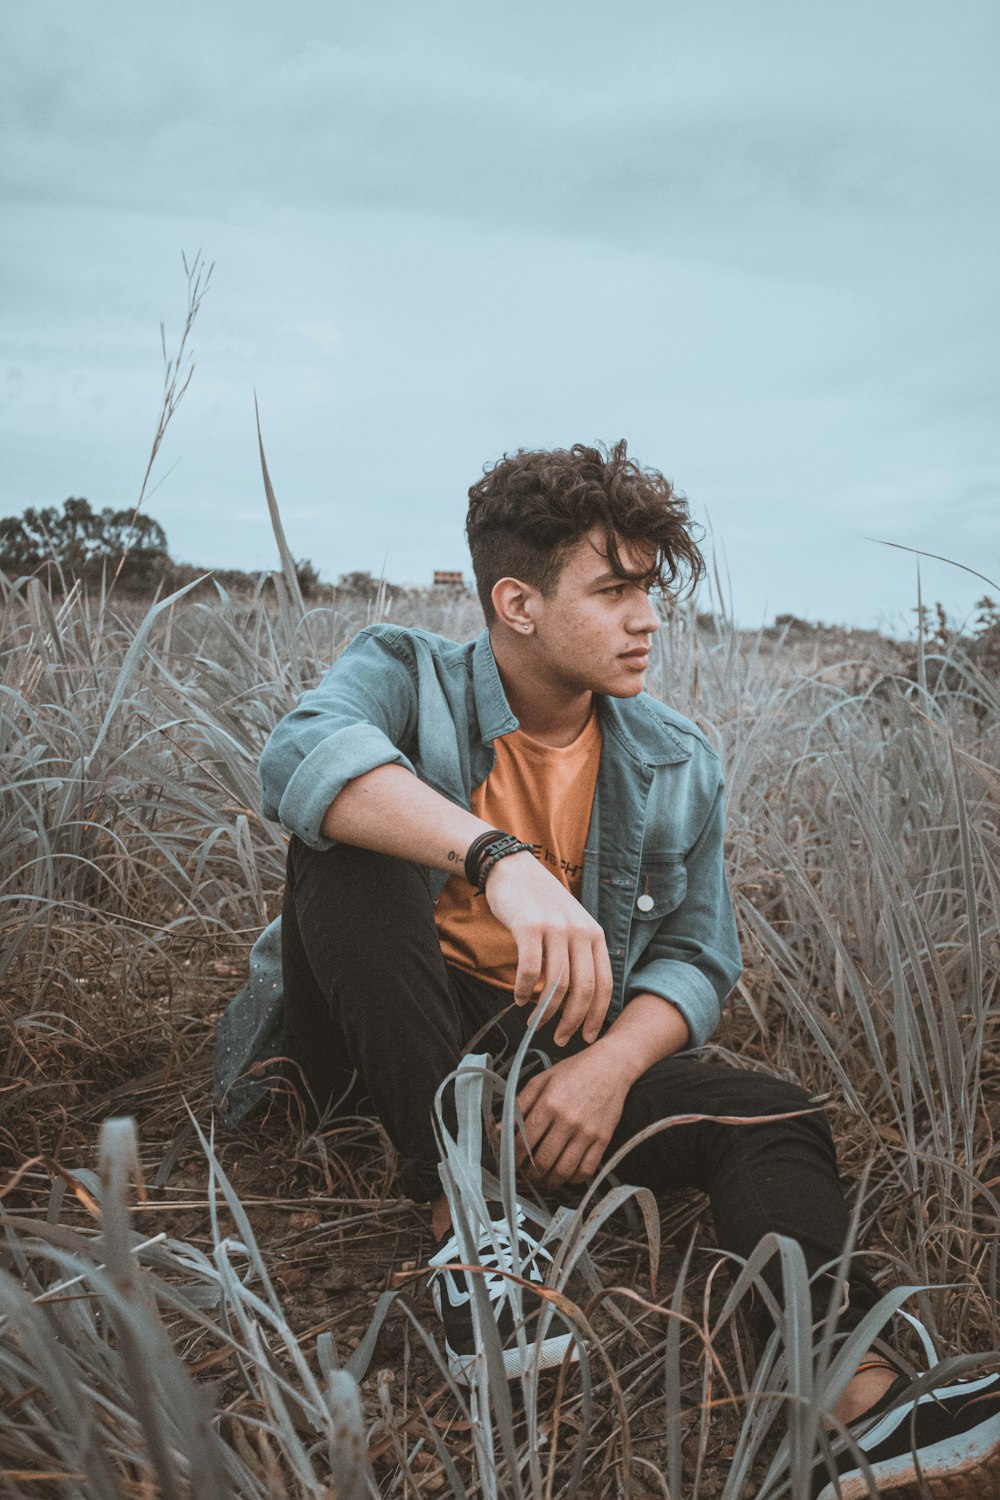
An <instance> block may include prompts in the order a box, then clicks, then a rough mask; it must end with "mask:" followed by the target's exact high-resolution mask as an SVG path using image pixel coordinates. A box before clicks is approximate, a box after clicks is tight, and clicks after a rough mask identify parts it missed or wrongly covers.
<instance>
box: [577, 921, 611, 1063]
mask: <svg viewBox="0 0 1000 1500" xmlns="http://www.w3.org/2000/svg"><path fill="white" fill-rule="evenodd" d="M593 955H594V980H595V982H594V993H593V997H592V999H591V1002H590V1009H589V1010H588V1012H587V1017H586V1020H585V1021H584V1023H583V1039H584V1041H585V1042H594V1041H596V1040H597V1038H598V1037H599V1036H600V1034H601V1027H602V1026H603V1025H604V1021H605V1018H606V1016H607V1014H608V1006H609V1005H610V1004H611V993H612V989H613V988H614V976H613V975H612V972H611V960H610V958H609V957H608V945H607V942H606V940H605V937H604V933H603V932H602V933H599V934H598V936H597V937H596V938H595V940H594V947H593Z"/></svg>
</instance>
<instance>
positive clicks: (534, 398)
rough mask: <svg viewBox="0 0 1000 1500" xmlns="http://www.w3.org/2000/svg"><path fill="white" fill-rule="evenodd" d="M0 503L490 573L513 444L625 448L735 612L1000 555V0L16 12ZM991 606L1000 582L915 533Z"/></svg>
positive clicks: (188, 534) (7, 103) (191, 553)
mask: <svg viewBox="0 0 1000 1500" xmlns="http://www.w3.org/2000/svg"><path fill="white" fill-rule="evenodd" d="M0 32H2V37H0V58H2V61H0V72H2V76H0V111H2V118H3V122H4V150H3V155H2V183H3V195H4V211H3V217H2V221H0V246H2V266H0V285H2V293H0V295H2V299H3V318H2V325H0V335H2V352H0V421H2V453H0V514H16V513H19V512H20V511H21V510H22V509H23V508H24V507H25V506H26V505H29V504H33V505H39V504H59V503H61V501H62V500H64V499H65V498H66V497H67V496H68V495H71V494H72V495H84V496H86V497H87V498H88V499H89V500H90V501H91V503H92V504H93V505H95V506H97V507H101V506H104V505H112V506H115V507H118V506H124V505H128V504H131V503H133V501H134V499H135V497H136V496H137V494H138V490H139V485H140V483H141V479H142V474H143V471H144V469H145V466H146V459H147V455H148V451H149V444H150V440H151V437H152V433H153V430H154V427H155V423H156V416H157V410H158V404H159V392H160V386H161V381H162V364H161V356H160V334H159V325H160V321H161V319H162V320H163V321H164V322H165V323H166V333H167V344H168V350H169V349H170V347H171V346H172V344H173V343H174V342H176V338H177V336H178V335H179V332H180V327H181V323H182V320H183V311H184V302H185V281H184V273H183V269H182V265H181V252H182V251H186V252H187V254H188V256H189V257H190V256H192V255H193V254H194V253H195V252H197V251H198V250H199V249H200V250H201V251H202V253H203V254H204V256H205V257H206V259H208V260H211V261H214V262H215V273H214V277H213V284H212V288H211V290H210V292H209V294H208V296H207V298H206V300H205V302H204V304H203V307H202V310H201V312H200V314H199V317H198V320H197V322H196V325H195V330H194V335H193V345H194V350H195V354H196V360H197V367H196V370H195V373H194V379H193V381H192V384H191V387H190V389H189V391H188V394H187V396H186V398H185V401H184V403H183V404H182V406H181V407H180V409H179V411H178V412H177V414H176V417H175V419H174V423H173V425H172V427H171V429H170V432H169V434H168V437H167V440H166V442H165V444H164V447H163V451H162V454H161V458H160V462H159V466H158V469H157V474H156V476H155V477H156V478H159V479H160V480H161V481H162V483H161V485H160V488H159V489H158V490H157V491H156V493H155V494H154V495H153V497H152V499H151V500H150V502H149V504H148V507H147V508H148V510H149V511H150V513H151V514H152V515H154V516H155V517H156V518H157V519H158V520H159V521H161V523H162V524H163V526H164V527H165V529H166V531H167V535H168V540H169V544H170V550H171V552H172V554H173V555H174V556H175V557H177V558H180V559H183V560H186V561H192V562H196V563H200V564H204V565H206V566H212V565H215V566H234V567H244V568H258V567H270V566H273V565H274V562H275V557H276V554H275V547H274V542H273V538H272V535H271V531H270V527H269V523H268V518H267V510H266V505H265V502H264V496H263V491H262V486H261V481H260V473H259V465H258V461H257V453H256V440H255V432H254V418H253V391H254V388H256V391H257V394H258V397H259V400H260V408H261V419H262V424H263V431H264V439H265V444H266V448H267V453H268V460H269V464H270V468H271V474H272V479H273V481H274V485H275V489H276V491H277V495H278V499H279V502H280V504H281V506H282V511H283V515H284V520H285V526H286V531H287V533H288V538H289V542H290V545H291V548H292V551H293V553H294V554H295V555H296V556H298V557H309V558H311V559H312V560H313V562H314V563H315V564H316V565H317V566H318V567H319V569H320V571H321V574H322V575H323V576H324V577H325V578H327V579H331V580H332V579H335V578H336V577H337V576H338V575H339V574H340V573H342V572H346V571H348V570H351V569H355V568H361V569H370V570H371V571H373V572H376V573H379V572H381V570H382V568H383V566H384V568H385V571H386V573H387V576H388V577H389V578H390V579H393V580H396V581H413V582H420V581H428V580H429V578H430V574H431V571H432V569H434V568H463V569H467V567H468V558H467V553H466V550H465V544H464V540H463V536H462V525H463V521H464V510H465V501H466V491H467V489H468V486H469V484H470V483H472V482H473V481H474V480H475V479H476V478H477V477H478V475H479V474H480V473H481V471H482V466H483V464H484V463H485V462H487V461H491V460H494V459H496V458H497V457H499V456H500V455H501V454H502V453H503V452H504V451H505V450H507V451H510V450H513V449H515V448H517V447H525V446H527V447H555V446H567V445H569V444H571V443H573V442H576V441H593V440H594V439H604V440H614V439H616V438H619V437H626V438H628V440H629V445H630V448H631V450H632V451H633V453H634V454H635V456H636V457H638V458H639V459H640V461H642V462H644V463H646V464H650V465H654V466H655V467H657V468H660V469H662V470H663V471H664V472H665V473H667V474H668V475H669V476H670V477H671V478H672V479H673V480H674V482H675V484H676V485H677V486H678V487H679V488H680V489H681V490H683V491H684V492H685V493H686V494H687V496H688V497H689V500H690V503H691V507H692V510H693V512H694V514H695V516H696V517H697V518H698V519H699V520H700V521H701V523H702V524H703V525H705V526H707V527H710V535H711V539H712V540H714V546H715V549H716V554H717V556H718V559H719V562H720V565H721V566H722V567H723V568H724V569H726V570H727V571H728V575H729V578H730V580H731V590H732V604H733V607H734V609H735V612H736V615H737V617H738V619H739V620H740V621H741V622H742V623H744V624H750V625H753V624H757V623H760V622H762V621H765V620H770V619H771V618H772V617H773V615H774V614H775V613H778V612H786V611H788V612H792V613H794V614H798V615H802V616H806V617H808V618H812V619H824V620H827V621H838V622H844V623H852V624H857V625H874V624H878V623H882V624H886V623H888V624H895V625H896V626H897V627H898V626H899V624H900V623H901V622H905V621H906V619H907V615H908V612H909V611H910V610H911V609H912V607H913V605H914V604H915V602H916V598H915V570H916V565H915V559H913V558H912V557H910V556H908V555H907V554H906V553H903V552H900V551H895V550H890V549H888V548H886V547H884V546H880V545H878V543H877V542H876V541H873V540H869V539H870V538H881V539H884V540H886V541H893V542H898V543H902V544H905V545H907V546H910V547H916V548H923V549H926V550H929V551H931V552H938V553H943V554H945V555H946V556H948V557H950V558H954V559H955V560H956V561H958V562H962V563H965V564H966V565H968V566H970V567H972V568H976V569H978V570H979V571H981V572H983V573H985V574H987V575H989V576H990V577H992V578H997V579H1000V503H998V502H1000V494H998V490H1000V437H998V426H997V399H998V394H1000V379H998V361H1000V356H998V347H1000V339H998V332H1000V329H998V323H1000V319H998V301H1000V290H998V288H1000V276H998V253H997V251H998V213H1000V181H998V177H1000V168H998V151H997V143H998V123H1000V122H998V106H997V98H998V90H997V85H996V79H997V68H998V62H1000V7H998V6H997V4H996V0H948V3H947V4H945V3H943V0H935V3H933V4H928V3H926V0H870V3H867V4H861V3H858V0H788V3H777V0H680V3H678V0H648V3H647V0H601V3H597V0H571V3H564V0H529V3H525V0H502V3H501V0H496V3H492V4H487V3H484V0H428V3H424V0H368V3H359V0H352V3H350V4H348V3H345V0H321V3H320V0H290V3H289V4H288V5H285V6H281V7H279V6H275V5H274V4H272V3H268V4H262V3H259V0H240V3H238V4H237V3H232V0H212V3H211V4H209V5H205V4H203V3H200V0H199V3H198V4H192V3H188V0H174V3H172V4H171V5H170V6H169V7H155V8H154V7H147V6H144V5H136V4H135V3H134V0H129V3H119V0H97V3H96V4H94V5H91V6H72V7H71V6H68V5H66V4H65V3H59V4H54V3H52V0H33V3H32V4H30V5H22V6H20V7H18V8H16V9H15V8H14V7H5V11H4V16H3V20H2V23H0ZM922 570H923V581H924V591H925V597H927V598H928V599H930V600H934V599H938V598H940V599H942V600H943V601H944V602H945V603H946V605H947V606H948V607H949V609H950V610H952V611H954V612H955V613H956V614H958V615H962V614H967V613H968V612H969V611H970V610H971V606H972V603H973V601H974V600H975V599H977V598H978V597H980V595H981V594H982V593H983V591H984V589H985V585H984V584H982V583H980V582H978V581H977V580H975V579H972V578H970V577H969V576H968V575H966V574H963V573H962V572H960V571H958V570H957V569H955V568H949V567H947V566H945V565H943V564H940V563H933V562H927V563H924V564H922Z"/></svg>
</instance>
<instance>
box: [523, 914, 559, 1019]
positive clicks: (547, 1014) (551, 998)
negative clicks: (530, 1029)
mask: <svg viewBox="0 0 1000 1500" xmlns="http://www.w3.org/2000/svg"><path fill="white" fill-rule="evenodd" d="M568 988H569V952H568V949H567V947H566V939H565V938H564V937H563V936H562V935H561V934H559V935H558V936H554V935H551V934H549V935H547V936H546V938H545V958H544V963H543V969H542V990H541V994H540V995H539V997H538V1004H537V1005H536V1006H535V1008H534V1010H533V1011H532V1012H531V1015H530V1016H529V1017H528V1021H529V1024H530V1023H531V1022H532V1021H533V1020H534V1019H535V1017H536V1016H537V1015H541V1016H542V1018H543V1020H546V1021H551V1020H552V1019H553V1018H554V1017H555V1015H556V1013H557V1011H558V1010H559V1009H560V1008H561V1006H562V1003H563V1000H564V998H565V995H566V991H567V989H568Z"/></svg>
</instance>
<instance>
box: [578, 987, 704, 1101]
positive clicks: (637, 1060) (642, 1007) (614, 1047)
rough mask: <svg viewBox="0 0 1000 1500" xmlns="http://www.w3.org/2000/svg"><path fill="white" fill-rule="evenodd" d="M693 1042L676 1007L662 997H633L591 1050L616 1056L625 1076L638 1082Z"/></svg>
mask: <svg viewBox="0 0 1000 1500" xmlns="http://www.w3.org/2000/svg"><path fill="white" fill-rule="evenodd" d="M689 1040H690V1032H689V1031H688V1024H687V1022H686V1021H685V1019H684V1017H683V1016H682V1015H681V1013H680V1011H679V1010H678V1009H677V1007H676V1005H671V1003H670V1001H669V1000H664V999H662V998H661V996H659V995H633V997H632V999H631V1000H630V1001H629V1002H628V1004H627V1005H626V1006H625V1007H624V1009H623V1010H622V1012H621V1014H620V1015H619V1016H616V1018H615V1020H614V1021H613V1022H612V1023H611V1025H610V1026H609V1027H608V1029H607V1031H606V1032H605V1033H604V1035H603V1036H602V1037H599V1038H598V1040H597V1041H596V1042H595V1043H594V1044H593V1047H592V1048H591V1049H590V1050H591V1051H597V1050H598V1049H600V1050H601V1051H602V1052H604V1053H606V1054H608V1055H611V1056H614V1057H615V1058H616V1059H617V1066H618V1067H620V1069H621V1071H622V1073H623V1074H624V1075H625V1076H626V1077H628V1078H629V1081H630V1083H634V1082H635V1080H636V1079H637V1078H641V1077H642V1075H643V1073H645V1072H646V1071H647V1070H648V1069H649V1068H651V1067H652V1066H653V1064H654V1063H656V1062H659V1061H660V1058H661V1057H671V1056H672V1055H673V1053H675V1052H680V1051H681V1049H682V1048H683V1047H686V1046H687V1044H688V1041H689Z"/></svg>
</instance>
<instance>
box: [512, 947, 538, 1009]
mask: <svg viewBox="0 0 1000 1500" xmlns="http://www.w3.org/2000/svg"><path fill="white" fill-rule="evenodd" d="M541 972H542V935H541V933H540V932H534V931H532V932H522V933H519V934H518V937H517V975H516V977H515V979H514V999H515V1001H516V1002H517V1004H518V1005H527V1004H528V1002H529V1001H530V999H531V997H532V995H533V994H534V993H535V990H536V989H537V988H538V980H539V978H540V977H541Z"/></svg>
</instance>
